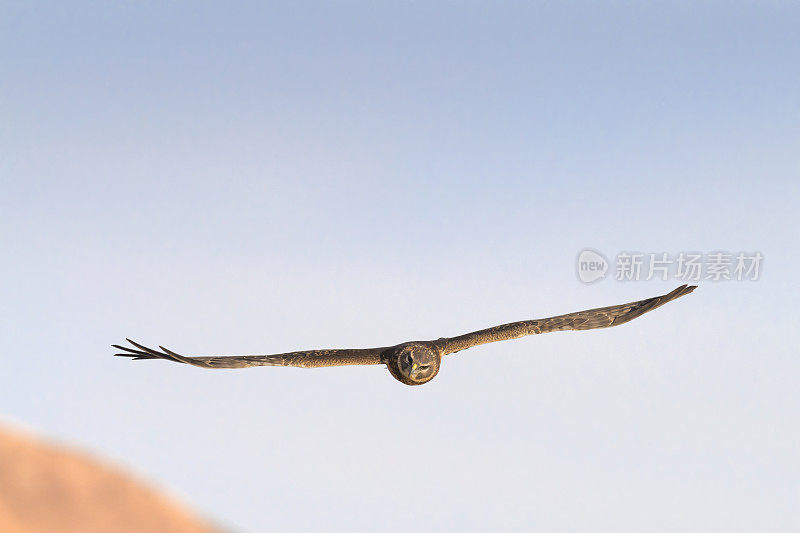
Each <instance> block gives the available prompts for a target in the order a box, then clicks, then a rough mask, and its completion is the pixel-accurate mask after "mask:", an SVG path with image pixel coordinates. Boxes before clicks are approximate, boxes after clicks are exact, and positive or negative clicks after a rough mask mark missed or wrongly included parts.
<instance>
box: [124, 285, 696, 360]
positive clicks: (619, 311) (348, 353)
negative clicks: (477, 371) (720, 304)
mask: <svg viewBox="0 0 800 533" xmlns="http://www.w3.org/2000/svg"><path fill="white" fill-rule="evenodd" d="M696 288H697V287H696V286H691V285H682V286H680V287H678V288H677V289H675V290H674V291H672V292H670V293H668V294H665V295H663V296H656V297H654V298H648V299H646V300H640V301H638V302H631V303H627V304H622V305H613V306H610V307H601V308H598V309H589V310H588V311H579V312H577V313H569V314H567V315H560V316H555V317H551V318H543V319H537V320H524V321H521V322H512V323H510V324H502V325H500V326H495V327H492V328H487V329H482V330H479V331H473V332H472V333H465V334H464V335H459V336H457V337H451V338H441V339H438V340H435V341H415V342H412V343H401V344H398V345H396V346H389V347H383V348H363V349H335V350H307V351H302V352H288V353H281V354H273V355H227V356H226V355H220V356H211V357H187V356H184V355H180V354H177V353H175V352H173V351H172V350H169V349H167V348H164V347H163V346H159V348H160V349H161V351H157V350H153V349H152V348H148V347H146V346H143V345H141V344H139V343H137V342H134V341H132V340H130V339H126V340H127V341H128V342H130V343H131V345H132V346H133V348H131V347H128V346H120V345H119V344H113V345H112V346H113V347H114V348H117V349H118V350H121V351H122V353H117V354H115V355H117V356H120V357H130V358H132V359H166V360H168V361H174V362H176V363H186V364H190V365H194V366H199V367H203V368H248V367H251V366H296V367H301V368H317V367H323V366H344V365H377V364H385V363H386V362H387V360H388V358H389V357H390V354H392V353H394V352H395V351H396V350H398V349H399V348H401V347H402V346H404V345H407V344H424V345H427V346H429V347H430V348H431V349H434V350H436V351H437V352H438V353H439V354H440V355H446V354H450V353H455V352H460V351H461V350H466V349H467V348H471V347H473V346H477V345H479V344H486V343H488V342H497V341H505V340H510V339H518V338H520V337H524V336H526V335H535V334H538V333H547V332H550V331H566V330H583V329H596V328H608V327H611V326H617V325H619V324H624V323H625V322H629V321H631V320H633V319H634V318H636V317H639V316H641V315H643V314H644V313H647V312H649V311H652V310H653V309H655V308H657V307H660V306H662V305H664V304H665V303H667V302H670V301H672V300H674V299H676V298H680V297H681V296H683V295H685V294H689V293H690V292H692V291H693V290H694V289H696Z"/></svg>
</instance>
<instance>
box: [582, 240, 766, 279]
mask: <svg viewBox="0 0 800 533" xmlns="http://www.w3.org/2000/svg"><path fill="white" fill-rule="evenodd" d="M763 263H764V256H763V254H762V253H761V252H726V251H713V252H708V253H702V252H688V251H687V252H678V253H668V252H650V253H640V252H632V251H625V252H619V253H618V254H617V255H616V257H615V259H614V261H613V263H612V262H610V261H609V260H608V259H606V256H604V255H603V254H602V253H600V252H598V251H597V250H592V249H589V248H587V249H585V250H582V251H581V252H580V253H579V254H578V260H577V271H578V279H579V280H581V281H582V282H584V283H594V282H595V281H600V280H601V279H605V277H606V275H607V274H608V272H609V271H610V272H613V273H614V278H615V279H616V280H617V281H649V280H653V279H655V280H660V281H667V280H669V279H676V280H680V281H685V282H697V281H701V280H702V281H758V279H759V278H760V277H761V272H762V270H763Z"/></svg>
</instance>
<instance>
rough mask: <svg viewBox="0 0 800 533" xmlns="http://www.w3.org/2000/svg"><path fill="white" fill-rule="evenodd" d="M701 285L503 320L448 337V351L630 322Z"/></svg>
mask: <svg viewBox="0 0 800 533" xmlns="http://www.w3.org/2000/svg"><path fill="white" fill-rule="evenodd" d="M696 288H697V287H696V286H694V285H682V286H680V287H678V288H677V289H675V290H674V291H672V292H670V293H669V294H665V295H663V296H656V297H654V298H648V299H646V300H639V301H638V302H631V303H627V304H622V305H612V306H610V307H600V308H597V309H589V310H587V311H578V312H577V313H569V314H567V315H559V316H554V317H551V318H542V319H537V320H523V321H521V322H512V323H510V324H502V325H500V326H494V327H492V328H487V329H482V330H479V331H473V332H472V333H465V334H464V335H459V336H458V337H452V338H449V339H444V342H445V347H444V354H450V353H455V352H460V351H461V350H466V349H467V348H472V347H473V346H478V345H480V344H486V343H489V342H497V341H506V340H511V339H518V338H520V337H525V336H526V335H536V334H538V333H548V332H550V331H567V330H582V329H597V328H608V327H611V326H618V325H620V324H624V323H625V322H630V321H631V320H633V319H634V318H636V317H639V316H641V315H643V314H645V313H647V312H648V311H652V310H653V309H655V308H657V307H661V306H662V305H664V304H665V303H667V302H670V301H672V300H674V299H676V298H680V297H681V296H683V295H685V294H689V293H690V292H692V291H693V290H695V289H696Z"/></svg>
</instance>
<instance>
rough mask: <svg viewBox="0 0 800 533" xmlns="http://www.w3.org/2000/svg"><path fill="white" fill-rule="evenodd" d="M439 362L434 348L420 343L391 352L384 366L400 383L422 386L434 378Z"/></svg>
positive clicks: (439, 357) (400, 347)
mask: <svg viewBox="0 0 800 533" xmlns="http://www.w3.org/2000/svg"><path fill="white" fill-rule="evenodd" d="M441 360H442V357H441V355H440V354H439V351H438V350H437V349H436V348H434V347H431V346H428V345H427V344H423V343H420V342H409V343H406V344H401V345H400V346H397V347H395V348H394V349H393V350H392V353H391V355H390V356H389V358H388V360H387V365H386V366H388V367H389V372H391V373H392V376H394V378H395V379H397V380H398V381H400V382H401V383H405V384H406V385H422V384H423V383H427V382H429V381H430V380H432V379H433V378H434V377H436V374H438V373H439V365H440V363H441Z"/></svg>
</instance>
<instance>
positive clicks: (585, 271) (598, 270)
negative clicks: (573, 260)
mask: <svg viewBox="0 0 800 533" xmlns="http://www.w3.org/2000/svg"><path fill="white" fill-rule="evenodd" d="M606 272H608V260H606V258H605V257H603V254H601V253H600V252H596V251H595V250H591V249H589V248H587V249H586V250H581V253H579V254H578V279H579V280H581V281H582V282H584V283H593V282H595V281H599V280H601V279H603V278H604V277H606Z"/></svg>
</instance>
